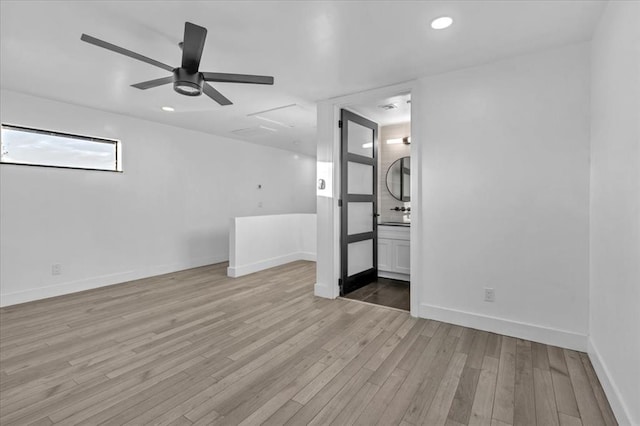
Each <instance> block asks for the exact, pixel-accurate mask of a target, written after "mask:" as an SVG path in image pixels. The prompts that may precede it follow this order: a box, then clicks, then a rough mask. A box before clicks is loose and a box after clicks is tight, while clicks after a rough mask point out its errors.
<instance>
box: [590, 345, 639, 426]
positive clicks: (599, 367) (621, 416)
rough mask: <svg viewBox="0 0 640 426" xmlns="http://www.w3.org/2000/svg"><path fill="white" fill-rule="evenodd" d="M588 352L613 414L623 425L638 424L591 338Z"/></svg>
mask: <svg viewBox="0 0 640 426" xmlns="http://www.w3.org/2000/svg"><path fill="white" fill-rule="evenodd" d="M587 353H588V354H589V359H590V360H591V365H593V369H594V370H595V372H596V375H597V376H598V379H599V380H600V384H601V385H602V389H603V390H604V393H605V395H606V396H607V399H608V400H609V404H610V405H611V409H612V410H613V414H614V415H615V416H616V420H617V421H618V424H620V425H621V426H625V425H626V426H632V425H636V426H637V425H638V424H639V423H637V422H636V423H634V422H633V421H632V419H631V413H630V411H629V408H628V407H627V405H626V404H625V402H624V400H623V399H622V397H621V395H620V391H619V390H618V387H617V386H616V384H615V382H614V381H613V379H612V377H611V375H610V374H609V369H608V368H607V365H606V364H605V362H604V361H603V359H602V356H600V352H599V351H598V348H597V347H596V346H595V344H594V343H593V340H591V339H589V348H588V351H587ZM637 420H640V419H637Z"/></svg>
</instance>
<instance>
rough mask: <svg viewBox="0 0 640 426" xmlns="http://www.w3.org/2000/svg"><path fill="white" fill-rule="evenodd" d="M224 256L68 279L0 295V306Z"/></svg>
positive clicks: (192, 265)
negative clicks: (72, 279)
mask: <svg viewBox="0 0 640 426" xmlns="http://www.w3.org/2000/svg"><path fill="white" fill-rule="evenodd" d="M226 260H227V259H226V257H225V258H222V257H220V256H216V257H202V258H197V259H190V260H188V261H186V262H177V263H171V264H164V265H151V266H149V267H145V268H140V269H138V270H131V271H122V272H116V273H113V274H106V275H99V276H95V277H90V278H85V279H80V280H74V281H68V282H64V283H59V284H53V285H49V286H44V287H37V288H31V289H27V290H23V291H17V292H13V293H7V294H2V295H0V307H4V306H11V305H17V304H20V303H26V302H33V301H35V300H42V299H48V298H50V297H57V296H63V295H65V294H71V293H78V292H80V291H85V290H92V289H95V288H100V287H105V286H109V285H113V284H120V283H124V282H127V281H132V280H138V279H141V278H148V277H154V276H156V275H163V274H168V273H171V272H177V271H182V270H185V269H191V268H197V267H199V266H204V265H211V264H214V263H220V262H224V261H226Z"/></svg>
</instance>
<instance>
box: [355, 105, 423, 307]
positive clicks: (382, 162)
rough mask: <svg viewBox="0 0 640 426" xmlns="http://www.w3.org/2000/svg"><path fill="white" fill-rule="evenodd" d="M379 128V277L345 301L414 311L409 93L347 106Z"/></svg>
mask: <svg viewBox="0 0 640 426" xmlns="http://www.w3.org/2000/svg"><path fill="white" fill-rule="evenodd" d="M349 109H350V110H352V111H353V112H355V113H357V114H360V115H362V116H363V117H366V118H368V119H370V120H372V121H374V122H376V123H377V124H378V141H377V165H378V167H377V169H378V171H377V175H378V176H377V200H378V211H377V225H378V226H377V234H378V235H377V251H378V265H377V266H378V278H377V280H376V281H375V282H372V283H370V284H368V285H365V286H364V287H361V288H359V289H357V290H355V291H353V292H351V293H348V294H346V295H345V296H344V297H346V298H349V299H354V300H360V301H363V302H368V303H373V304H376V305H383V306H387V307H391V308H396V309H401V310H405V311H408V310H409V309H410V286H409V283H410V279H411V276H410V263H409V259H410V247H411V245H410V239H409V235H410V226H411V164H410V158H411V94H410V93H403V94H399V95H397V96H392V97H388V98H384V99H379V100H377V101H376V102H372V103H370V104H367V105H356V106H352V107H350V108H349Z"/></svg>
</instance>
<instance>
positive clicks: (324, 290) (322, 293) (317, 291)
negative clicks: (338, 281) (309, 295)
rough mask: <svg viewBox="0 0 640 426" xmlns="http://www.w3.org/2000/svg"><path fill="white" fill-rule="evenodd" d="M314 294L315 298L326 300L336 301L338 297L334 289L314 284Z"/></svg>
mask: <svg viewBox="0 0 640 426" xmlns="http://www.w3.org/2000/svg"><path fill="white" fill-rule="evenodd" d="M313 294H314V296H318V297H324V298H325V299H335V298H336V297H337V295H335V294H334V291H333V289H332V288H330V287H329V286H326V285H323V284H319V283H315V284H314V286H313Z"/></svg>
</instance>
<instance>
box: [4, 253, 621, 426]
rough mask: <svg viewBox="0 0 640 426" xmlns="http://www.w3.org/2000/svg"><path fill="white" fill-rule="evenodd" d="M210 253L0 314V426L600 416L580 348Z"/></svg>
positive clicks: (303, 272)
mask: <svg viewBox="0 0 640 426" xmlns="http://www.w3.org/2000/svg"><path fill="white" fill-rule="evenodd" d="M225 269H226V264H219V265H213V266H208V267H203V268H197V269H191V270H188V271H183V272H177V273H173V274H168V275H164V276H160V277H154V278H149V279H143V280H138V281H134V282H130V283H125V284H121V285H116V286H111V287H104V288H100V289H96V290H91V291H87V292H83V293H76V294H72V295H68V296H62V297H58V298H55V299H49V300H43V301H38V302H32V303H28V304H24V305H18V306H13V307H8V308H4V309H1V310H0V338H1V340H0V343H1V345H0V423H1V424H2V425H3V426H4V425H14V424H15V425H26V424H37V425H49V424H68V425H70V424H87V425H97V424H109V425H122V424H128V425H142V424H156V425H160V424H162V425H168V424H174V425H190V424H198V425H205V424H206V425H211V424H234V425H235V424H243V425H250V424H261V423H262V424H268V425H283V424H289V425H305V424H314V425H315V424H335V425H350V424H359V425H373V424H380V425H394V424H401V425H405V426H406V425H418V424H425V425H447V426H456V425H467V424H469V425H492V426H502V425H509V424H513V425H520V424H539V425H545V426H546V425H580V424H584V425H600V424H602V425H609V424H615V419H614V417H613V415H612V413H611V409H610V408H609V405H608V403H607V400H606V398H605V396H604V393H603V392H602V389H601V387H600V384H599V383H598V379H597V378H596V376H595V374H594V372H593V369H592V367H591V364H590V362H589V359H588V358H587V356H586V355H585V354H583V353H578V352H574V351H570V350H564V349H560V348H557V347H551V346H546V345H543V344H539V343H535V342H529V341H526V340H520V339H515V338H511V337H505V336H500V335H497V334H492V333H487V332H483V331H478V330H473V329H469V328H464V327H459V326H454V325H450V324H445V323H439V322H436V321H430V320H423V319H415V318H411V317H410V316H409V314H408V313H404V312H399V311H396V310H391V309H386V308H383V307H376V306H372V305H367V304H363V303H359V302H357V301H350V300H325V299H320V298H316V297H314V296H313V283H314V280H315V264H314V263H311V262H295V263H291V264H288V265H284V266H281V267H278V268H274V269H271V270H268V271H264V272H260V273H257V274H253V275H249V276H246V277H242V278H236V279H230V278H227V277H226V275H225Z"/></svg>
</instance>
